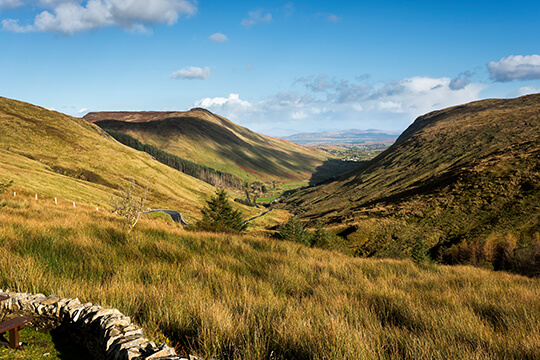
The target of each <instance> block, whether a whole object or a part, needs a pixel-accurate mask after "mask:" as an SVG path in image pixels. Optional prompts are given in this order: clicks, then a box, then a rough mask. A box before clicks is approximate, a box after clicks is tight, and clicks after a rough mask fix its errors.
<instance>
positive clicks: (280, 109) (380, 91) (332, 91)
mask: <svg viewBox="0 0 540 360" xmlns="http://www.w3.org/2000/svg"><path fill="white" fill-rule="evenodd" d="M452 80H453V79H451V78H429V77H410V78H405V79H401V80H397V81H393V82H390V83H378V84H374V83H363V82H362V79H357V80H356V81H349V80H344V79H339V78H334V77H330V76H327V75H319V76H312V77H307V78H303V79H299V80H297V81H296V82H295V84H296V85H297V86H298V85H301V87H300V88H298V89H297V90H299V91H287V92H279V93H276V94H273V95H270V96H267V97H265V98H263V99H261V100H259V101H257V102H253V101H251V102H250V101H247V100H245V99H242V98H241V97H240V96H239V95H238V94H230V95H229V96H227V97H215V98H205V99H201V100H199V101H196V102H195V104H194V105H195V106H199V107H205V108H208V109H209V110H211V111H213V112H215V113H217V114H220V115H223V116H225V117H227V118H229V119H231V120H233V121H235V122H237V123H239V124H240V125H243V126H247V127H249V128H251V129H253V130H255V131H259V132H262V133H270V132H271V131H274V130H275V129H289V130H291V131H293V132H294V131H296V132H306V131H307V132H309V131H315V130H317V129H327V130H336V129H347V128H349V129H351V128H357V129H382V130H393V131H396V130H397V131H402V130H404V129H405V128H406V127H407V126H408V125H410V124H411V123H412V122H413V121H414V119H415V118H416V117H418V116H420V115H423V114H425V113H428V112H431V111H433V110H438V109H442V108H445V107H448V106H453V105H458V104H463V103H467V102H470V101H473V100H478V99H479V98H480V96H479V95H480V92H481V91H482V90H483V89H484V88H485V87H486V85H485V84H480V83H473V82H471V83H469V84H467V85H464V84H461V85H462V86H461V89H457V87H456V86H454V89H452V88H451V86H450V84H451V82H452ZM366 81H368V79H366ZM454 85H455V84H454Z"/></svg>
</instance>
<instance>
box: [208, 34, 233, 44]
mask: <svg viewBox="0 0 540 360" xmlns="http://www.w3.org/2000/svg"><path fill="white" fill-rule="evenodd" d="M209 39H210V40H211V41H213V42H215V43H222V42H225V41H228V40H229V38H227V36H226V35H224V34H222V33H215V34H212V35H210V37H209Z"/></svg>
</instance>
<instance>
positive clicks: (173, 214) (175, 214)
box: [143, 209, 189, 225]
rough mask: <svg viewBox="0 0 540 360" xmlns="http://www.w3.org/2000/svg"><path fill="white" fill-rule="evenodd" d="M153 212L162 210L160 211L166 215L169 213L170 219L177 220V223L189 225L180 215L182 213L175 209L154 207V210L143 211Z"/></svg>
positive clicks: (146, 212)
mask: <svg viewBox="0 0 540 360" xmlns="http://www.w3.org/2000/svg"><path fill="white" fill-rule="evenodd" d="M155 212H162V213H165V214H167V215H169V216H170V217H171V219H172V221H174V222H177V223H180V224H182V225H189V224H188V223H187V222H186V221H185V220H184V217H183V216H182V213H180V212H179V211H176V210H169V209H156V210H148V211H145V212H143V214H150V213H155Z"/></svg>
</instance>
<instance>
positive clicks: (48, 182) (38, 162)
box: [0, 97, 214, 221]
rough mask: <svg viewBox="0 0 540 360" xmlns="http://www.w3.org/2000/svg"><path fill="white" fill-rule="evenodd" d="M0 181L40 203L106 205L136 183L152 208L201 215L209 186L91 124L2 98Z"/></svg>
mask: <svg viewBox="0 0 540 360" xmlns="http://www.w3.org/2000/svg"><path fill="white" fill-rule="evenodd" d="M0 134H1V135H0V182H5V181H9V180H13V182H14V190H17V191H18V192H24V193H27V194H29V195H31V196H34V193H37V194H39V197H40V198H43V197H48V198H53V197H56V198H58V201H68V202H76V203H78V204H80V203H84V204H88V205H93V206H96V205H98V206H100V207H103V206H107V204H108V203H109V202H110V198H111V196H112V194H115V193H117V189H118V188H119V187H120V186H122V185H125V184H127V183H128V181H129V180H131V179H133V180H134V181H135V183H136V184H137V185H138V186H139V187H141V188H143V187H145V186H146V184H147V183H148V187H149V193H148V206H150V207H153V208H172V209H177V210H180V211H182V212H183V213H184V215H185V216H186V217H187V218H188V221H189V220H191V219H193V218H194V217H198V216H199V211H200V208H201V207H202V206H203V205H204V204H205V200H206V195H207V194H212V193H213V192H214V188H213V187H211V186H210V185H208V184H206V183H204V182H202V181H200V180H197V179H195V178H193V177H190V176H187V175H185V174H183V173H181V172H179V171H176V170H173V169H171V168H170V167H168V166H165V165H163V164H161V163H158V162H157V161H155V160H154V159H153V158H152V157H151V156H149V155H148V154H146V153H143V152H140V151H136V150H133V149H131V148H129V147H127V146H124V145H122V144H120V143H118V142H117V141H116V140H114V139H113V138H112V137H110V136H109V135H108V134H107V133H105V132H104V131H103V130H102V129H100V128H99V127H97V126H95V125H93V124H90V123H89V122H87V121H85V120H82V119H78V118H74V117H70V116H67V115H64V114H61V113H58V112H55V111H50V110H47V109H44V108H41V107H38V106H34V105H31V104H28V103H24V102H20V101H16V100H10V99H7V98H3V97H0Z"/></svg>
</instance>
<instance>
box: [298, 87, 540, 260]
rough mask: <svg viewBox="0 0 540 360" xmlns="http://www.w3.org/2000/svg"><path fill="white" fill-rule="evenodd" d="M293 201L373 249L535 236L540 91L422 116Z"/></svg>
mask: <svg viewBox="0 0 540 360" xmlns="http://www.w3.org/2000/svg"><path fill="white" fill-rule="evenodd" d="M288 206H289V209H290V210H291V211H294V212H295V213H297V214H298V215H299V216H300V217H301V218H303V219H305V220H309V221H311V222H312V223H313V224H315V223H317V222H319V221H323V222H325V223H326V224H327V225H330V226H334V227H335V228H336V231H340V232H341V234H342V235H344V236H346V237H347V239H348V240H349V242H350V245H351V247H353V248H355V250H356V251H357V253H358V254H362V255H368V256H397V257H399V256H403V254H405V255H410V253H411V252H412V251H413V249H414V248H415V246H416V245H417V244H418V242H421V244H422V245H423V246H426V247H427V248H429V249H430V250H431V251H432V253H433V254H435V255H434V256H436V254H440V253H441V251H444V250H445V249H449V248H451V247H452V246H453V245H456V244H460V243H463V242H469V243H478V242H480V243H482V242H484V241H486V239H488V238H490V237H496V238H505V236H514V237H515V238H516V239H519V241H524V242H527V241H530V239H532V238H534V237H535V236H540V94H536V95H529V96H524V97H520V98H517V99H492V100H483V101H477V102H472V103H469V104H466V105H460V106H455V107H451V108H448V109H444V110H440V111H435V112H432V113H429V114H426V115H424V116H421V117H419V118H418V119H416V121H415V122H414V123H413V124H412V125H411V126H410V127H409V128H408V129H407V130H406V131H405V132H403V133H402V134H401V135H400V136H399V138H398V139H397V141H396V142H395V144H394V145H392V146H391V147H390V148H389V149H388V150H386V151H385V152H383V153H381V154H380V155H379V156H377V157H376V158H375V159H373V160H372V161H370V162H368V163H367V164H365V165H363V166H361V167H360V168H358V169H357V170H354V171H352V172H350V173H348V174H345V175H343V176H342V177H341V178H338V179H337V180H336V181H334V182H332V183H329V184H325V185H321V186H317V187H312V188H309V189H306V190H303V191H300V192H298V193H297V194H296V195H295V196H293V197H292V198H291V199H289V203H288ZM340 229H341V230H340Z"/></svg>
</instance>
